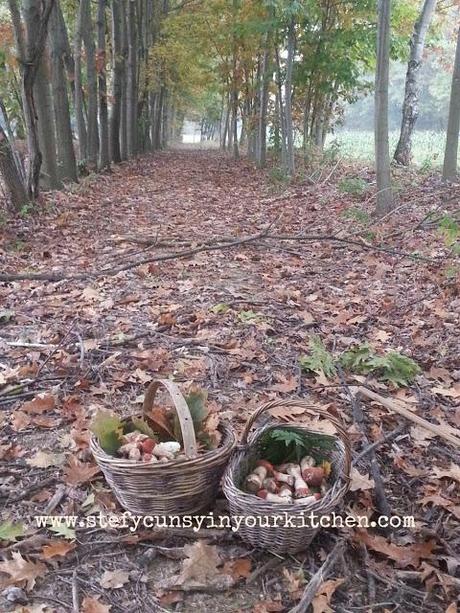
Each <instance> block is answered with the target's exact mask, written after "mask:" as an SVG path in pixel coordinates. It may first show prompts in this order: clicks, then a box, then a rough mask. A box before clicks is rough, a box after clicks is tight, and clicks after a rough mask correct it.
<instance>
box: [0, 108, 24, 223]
mask: <svg viewBox="0 0 460 613" xmlns="http://www.w3.org/2000/svg"><path fill="white" fill-rule="evenodd" d="M0 174H1V176H2V177H3V181H4V183H5V185H6V188H7V190H8V192H9V195H10V199H11V207H8V208H11V210H12V211H13V212H17V211H20V210H21V208H22V207H23V206H24V205H26V204H27V203H28V202H29V198H28V196H27V190H26V186H25V185H24V183H23V180H22V177H21V175H20V173H19V171H18V167H17V165H16V159H15V157H14V152H13V149H12V147H11V143H10V141H9V138H8V135H7V134H6V131H5V130H4V129H3V126H2V121H1V118H0Z"/></svg>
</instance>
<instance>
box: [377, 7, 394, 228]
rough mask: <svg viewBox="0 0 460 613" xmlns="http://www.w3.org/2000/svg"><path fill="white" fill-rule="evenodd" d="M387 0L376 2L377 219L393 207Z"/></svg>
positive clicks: (389, 12) (389, 11)
mask: <svg viewBox="0 0 460 613" xmlns="http://www.w3.org/2000/svg"><path fill="white" fill-rule="evenodd" d="M390 14H391V0H379V2H378V28H377V71H376V78H375V109H374V112H375V165H376V174H377V204H376V209H375V214H376V215H377V216H378V217H380V216H383V215H385V214H386V213H388V212H389V211H391V209H392V208H393V195H392V190H391V174H390V147H389V141H388V82H389V72H390Z"/></svg>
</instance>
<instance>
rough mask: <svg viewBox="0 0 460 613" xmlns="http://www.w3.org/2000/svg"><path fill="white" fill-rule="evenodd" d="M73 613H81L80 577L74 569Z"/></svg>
mask: <svg viewBox="0 0 460 613" xmlns="http://www.w3.org/2000/svg"><path fill="white" fill-rule="evenodd" d="M72 611H73V613H80V601H79V597H78V577H77V569H76V568H74V571H73V573H72Z"/></svg>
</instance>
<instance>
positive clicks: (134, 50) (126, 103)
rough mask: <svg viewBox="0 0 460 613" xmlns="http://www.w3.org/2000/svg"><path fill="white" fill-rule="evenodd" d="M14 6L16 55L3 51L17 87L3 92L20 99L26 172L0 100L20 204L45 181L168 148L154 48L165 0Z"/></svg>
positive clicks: (3, 138)
mask: <svg viewBox="0 0 460 613" xmlns="http://www.w3.org/2000/svg"><path fill="white" fill-rule="evenodd" d="M8 5H9V13H10V24H11V28H12V32H13V33H14V40H15V56H16V59H17V61H16V62H15V61H12V62H11V61H10V62H9V63H8V62H7V60H6V59H5V58H4V64H5V67H6V69H7V70H8V71H9V81H7V84H8V85H9V86H11V91H14V94H11V93H10V94H7V92H5V91H3V92H0V93H1V95H2V97H6V96H8V95H9V97H10V99H11V98H12V100H13V102H14V99H15V98H16V99H17V98H18V97H20V100H21V104H20V106H19V109H17V110H16V113H15V117H14V123H15V124H16V126H17V127H16V129H17V132H18V133H19V134H20V133H21V132H22V133H23V134H24V136H25V138H26V141H27V160H28V163H27V171H26V172H25V173H24V172H23V169H22V166H21V163H20V162H18V160H20V158H18V156H17V155H15V151H14V148H13V147H12V142H13V141H12V138H11V137H12V131H13V130H12V128H11V125H10V122H9V120H8V113H7V110H6V108H5V107H6V105H5V104H2V113H1V116H2V117H1V119H2V120H1V121H0V126H1V127H0V168H1V170H2V171H3V176H4V178H5V181H6V183H7V185H8V187H9V191H10V194H11V201H12V204H13V206H14V207H15V208H18V207H20V206H21V205H23V204H24V203H27V202H28V201H33V200H36V199H37V197H38V195H39V191H40V187H41V186H46V187H47V188H50V189H56V188H60V187H62V185H63V183H65V182H70V181H76V180H77V179H78V175H79V174H80V173H81V172H93V171H96V170H106V169H109V168H110V165H111V164H112V163H118V162H121V161H123V160H127V159H129V158H131V157H133V156H135V155H137V154H138V153H139V152H143V151H149V150H154V149H159V148H160V147H162V146H164V144H165V142H166V140H167V136H168V130H169V127H168V126H169V125H170V124H169V118H170V117H171V113H172V112H173V111H172V101H171V100H170V99H169V96H168V88H167V84H166V82H165V80H164V79H162V61H161V58H155V57H154V49H155V45H156V43H157V42H158V40H159V38H160V36H161V27H162V21H163V20H164V19H165V17H166V16H167V14H168V11H169V6H168V0H162V1H161V2H158V1H156V0H110V4H109V3H108V1H107V0H97V2H96V3H93V2H91V1H90V0H80V2H79V3H78V5H77V11H76V12H75V11H73V7H69V6H65V5H64V3H61V2H60V1H59V0H21V2H20V3H18V0H8ZM18 90H19V92H18ZM10 101H11V100H10Z"/></svg>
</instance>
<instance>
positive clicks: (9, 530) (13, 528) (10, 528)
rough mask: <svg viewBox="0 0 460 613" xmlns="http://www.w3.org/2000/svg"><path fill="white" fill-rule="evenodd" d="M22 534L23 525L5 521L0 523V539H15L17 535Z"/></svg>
mask: <svg viewBox="0 0 460 613" xmlns="http://www.w3.org/2000/svg"><path fill="white" fill-rule="evenodd" d="M20 536H24V526H23V525H22V524H14V523H13V522H11V521H5V522H3V523H1V524H0V541H15V540H16V539H17V538H18V537H20Z"/></svg>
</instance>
